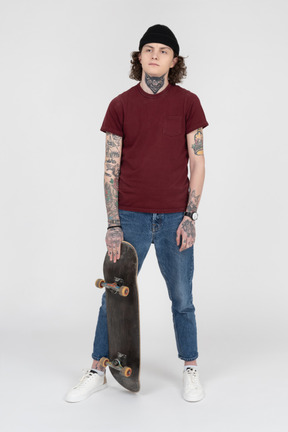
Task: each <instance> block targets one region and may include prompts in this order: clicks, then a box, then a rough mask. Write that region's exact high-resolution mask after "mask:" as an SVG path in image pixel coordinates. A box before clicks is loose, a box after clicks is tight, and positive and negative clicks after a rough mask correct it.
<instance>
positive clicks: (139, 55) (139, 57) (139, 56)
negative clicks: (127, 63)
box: [138, 52, 141, 63]
mask: <svg viewBox="0 0 288 432" xmlns="http://www.w3.org/2000/svg"><path fill="white" fill-rule="evenodd" d="M138 60H139V62H140V63H141V52H140V53H139V54H138Z"/></svg>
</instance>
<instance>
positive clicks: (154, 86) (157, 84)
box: [145, 72, 165, 94]
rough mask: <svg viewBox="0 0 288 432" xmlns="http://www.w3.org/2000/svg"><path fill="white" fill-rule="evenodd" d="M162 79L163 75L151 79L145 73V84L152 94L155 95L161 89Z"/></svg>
mask: <svg viewBox="0 0 288 432" xmlns="http://www.w3.org/2000/svg"><path fill="white" fill-rule="evenodd" d="M164 77H165V74H164V75H162V76H161V77H152V76H150V75H148V74H147V73H146V72H145V82H146V84H147V86H148V87H149V88H150V90H152V92H153V93H154V94H155V93H157V92H158V91H159V90H160V89H161V88H162V87H163V85H164Z"/></svg>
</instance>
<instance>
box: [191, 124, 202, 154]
mask: <svg viewBox="0 0 288 432" xmlns="http://www.w3.org/2000/svg"><path fill="white" fill-rule="evenodd" d="M192 148H193V150H194V153H195V155H197V156H200V155H203V153H204V152H203V133H202V128H199V129H197V131H196V133H195V135H194V144H192Z"/></svg>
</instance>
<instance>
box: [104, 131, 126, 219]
mask: <svg viewBox="0 0 288 432" xmlns="http://www.w3.org/2000/svg"><path fill="white" fill-rule="evenodd" d="M121 150H122V138H121V137H120V136H118V135H114V134H111V133H107V134H106V158H105V175H104V189H105V202H106V209H107V216H108V225H109V226H111V225H115V224H119V213H118V187H119V186H118V182H119V176H120V160H121Z"/></svg>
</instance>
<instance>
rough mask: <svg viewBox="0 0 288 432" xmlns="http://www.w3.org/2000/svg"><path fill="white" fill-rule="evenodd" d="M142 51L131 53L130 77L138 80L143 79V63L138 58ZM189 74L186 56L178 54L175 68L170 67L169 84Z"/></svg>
mask: <svg viewBox="0 0 288 432" xmlns="http://www.w3.org/2000/svg"><path fill="white" fill-rule="evenodd" d="M139 54H140V51H133V52H132V53H131V57H132V60H130V63H131V65H132V66H131V70H130V74H129V78H131V79H135V80H136V81H141V79H142V65H141V63H140V60H139V58H138V56H139ZM186 76H187V67H186V65H185V61H184V57H181V56H178V61H177V63H176V64H175V66H174V67H173V68H170V70H169V74H168V82H169V84H172V85H175V84H177V83H180V82H181V81H182V80H183V78H186Z"/></svg>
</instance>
